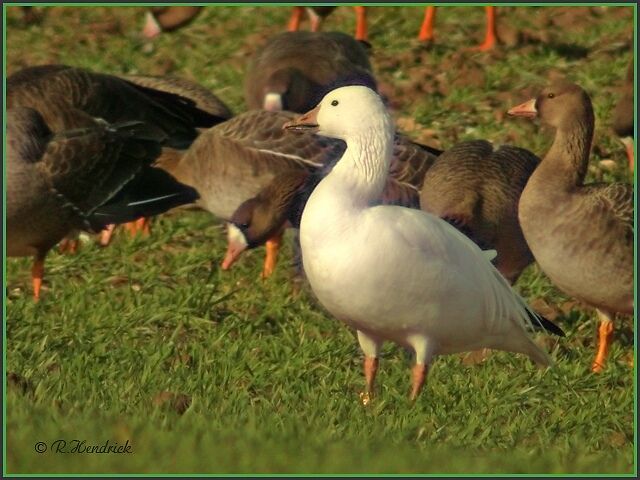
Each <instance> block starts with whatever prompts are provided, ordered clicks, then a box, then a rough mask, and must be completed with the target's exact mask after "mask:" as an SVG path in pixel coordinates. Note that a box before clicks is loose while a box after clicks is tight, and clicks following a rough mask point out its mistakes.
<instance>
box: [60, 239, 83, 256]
mask: <svg viewBox="0 0 640 480" xmlns="http://www.w3.org/2000/svg"><path fill="white" fill-rule="evenodd" d="M79 246H80V241H79V240H78V239H77V238H74V239H71V238H63V239H62V241H60V244H59V245H58V252H60V253H68V254H74V253H76V252H77V251H78V247H79Z"/></svg>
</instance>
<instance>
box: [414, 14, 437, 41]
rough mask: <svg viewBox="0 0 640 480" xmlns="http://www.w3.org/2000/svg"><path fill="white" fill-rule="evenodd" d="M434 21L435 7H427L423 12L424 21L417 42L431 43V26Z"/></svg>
mask: <svg viewBox="0 0 640 480" xmlns="http://www.w3.org/2000/svg"><path fill="white" fill-rule="evenodd" d="M435 20H436V7H427V8H426V9H425V12H424V20H423V21H422V25H421V26H420V32H419V33H418V40H419V41H421V42H423V43H427V44H429V43H433V26H434V24H435Z"/></svg>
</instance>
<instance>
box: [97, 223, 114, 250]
mask: <svg viewBox="0 0 640 480" xmlns="http://www.w3.org/2000/svg"><path fill="white" fill-rule="evenodd" d="M115 229H116V226H115V225H113V224H111V225H107V226H106V227H104V229H103V230H102V232H101V233H100V245H102V246H103V247H106V246H107V245H109V242H111V237H112V236H113V231H114V230H115Z"/></svg>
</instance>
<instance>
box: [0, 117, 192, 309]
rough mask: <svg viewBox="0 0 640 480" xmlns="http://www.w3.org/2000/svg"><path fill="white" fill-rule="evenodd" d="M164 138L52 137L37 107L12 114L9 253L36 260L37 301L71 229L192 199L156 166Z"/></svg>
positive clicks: (139, 129)
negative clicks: (53, 255) (47, 263)
mask: <svg viewBox="0 0 640 480" xmlns="http://www.w3.org/2000/svg"><path fill="white" fill-rule="evenodd" d="M163 140H164V134H163V133H162V131H161V130H159V129H156V128H151V127H149V126H147V125H144V124H143V123H141V122H124V123H120V124H115V125H109V124H107V123H106V122H104V121H103V120H93V119H92V118H91V117H86V118H84V127H82V128H75V129H70V130H66V131H58V132H52V131H51V129H50V128H49V126H48V125H47V123H46V122H45V120H44V118H43V116H42V115H40V113H39V112H37V111H36V110H34V109H32V108H23V107H14V108H9V109H8V110H7V164H6V165H7V167H6V168H7V171H6V174H7V205H6V215H7V216H6V221H7V223H6V226H7V245H6V248H7V255H8V256H11V257H13V256H34V257H35V258H34V262H33V268H32V270H31V276H32V282H33V295H34V298H35V299H36V300H38V299H39V298H40V289H41V286H42V278H43V275H44V259H45V256H46V254H47V252H48V251H49V250H50V249H51V248H52V247H53V246H54V245H55V244H56V243H58V242H59V241H60V240H62V238H63V237H65V236H66V235H67V234H69V233H70V232H71V231H73V230H87V231H92V232H97V231H100V230H101V229H102V228H104V227H105V226H106V225H108V224H112V223H121V222H126V221H130V220H132V219H134V218H137V217H138V216H140V215H155V214H158V213H162V212H164V211H166V210H168V209H170V208H173V207H176V206H178V205H182V204H184V203H190V202H193V201H194V200H195V199H196V198H197V196H198V195H197V192H196V191H195V190H194V189H192V188H190V187H188V186H185V185H182V184H180V183H179V182H177V181H175V179H174V178H173V177H171V176H170V175H168V174H167V173H166V172H164V171H162V170H159V169H157V168H153V167H151V164H152V163H153V162H154V161H155V159H156V158H157V157H158V155H159V154H160V149H161V142H162V141H163Z"/></svg>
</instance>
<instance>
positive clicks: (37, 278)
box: [31, 254, 44, 302]
mask: <svg viewBox="0 0 640 480" xmlns="http://www.w3.org/2000/svg"><path fill="white" fill-rule="evenodd" d="M43 277H44V255H40V254H38V255H36V258H35V259H34V260H33V266H32V267H31V284H32V285H33V300H34V301H36V302H37V301H38V300H40V288H41V287H42V279H43Z"/></svg>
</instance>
